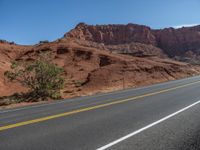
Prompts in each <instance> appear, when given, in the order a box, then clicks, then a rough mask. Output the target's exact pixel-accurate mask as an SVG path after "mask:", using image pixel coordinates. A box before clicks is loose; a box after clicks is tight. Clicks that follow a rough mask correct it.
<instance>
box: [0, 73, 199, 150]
mask: <svg viewBox="0 0 200 150" xmlns="http://www.w3.org/2000/svg"><path fill="white" fill-rule="evenodd" d="M199 114H200V76H196V77H191V78H186V79H182V80H176V81H170V82H166V83H161V84H155V85H152V86H147V87H142V88H137V89H128V90H123V91H116V92H112V93H108V94H98V95H95V96H87V97H80V98H74V99H69V100H64V101H57V102H53V103H47V104H41V105H33V106H28V107H22V108H17V109H7V110H0V150H95V149H98V150H104V149H116V150H118V149H120V150H126V149H127V150H130V149H131V150H132V149H134V150H146V149H148V150H150V149H152V150H157V149H160V150H163V149H166V150H168V149H173V150H174V149H180V150H184V149H200V148H198V147H199V143H200V134H199V133H200V132H199V131H200V117H199Z"/></svg>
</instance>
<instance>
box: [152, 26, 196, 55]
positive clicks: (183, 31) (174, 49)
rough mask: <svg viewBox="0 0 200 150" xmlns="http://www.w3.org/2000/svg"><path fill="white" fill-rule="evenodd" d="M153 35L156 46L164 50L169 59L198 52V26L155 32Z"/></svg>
mask: <svg viewBox="0 0 200 150" xmlns="http://www.w3.org/2000/svg"><path fill="white" fill-rule="evenodd" d="M154 34H155V36H156V40H157V46H158V47H159V48H161V49H163V50H165V52H166V53H167V54H168V55H169V56H170V57H174V56H180V55H185V53H186V52H188V51H192V52H194V53H199V51H200V26H196V27H187V28H180V29H174V28H167V29H163V30H155V31H154Z"/></svg>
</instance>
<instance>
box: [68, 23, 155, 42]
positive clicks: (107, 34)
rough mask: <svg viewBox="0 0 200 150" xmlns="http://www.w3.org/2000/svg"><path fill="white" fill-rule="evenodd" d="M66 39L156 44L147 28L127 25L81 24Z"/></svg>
mask: <svg viewBox="0 0 200 150" xmlns="http://www.w3.org/2000/svg"><path fill="white" fill-rule="evenodd" d="M65 37H72V38H77V39H80V40H88V41H93V42H97V43H104V44H106V45H114V44H126V43H131V42H139V43H144V44H152V45H155V44H156V39H155V36H154V35H153V33H152V32H151V29H150V28H149V27H146V26H141V25H136V24H127V25H97V26H92V25H87V24H84V23H80V24H78V25H77V26H76V28H75V29H74V30H72V31H71V32H69V33H67V34H66V35H65Z"/></svg>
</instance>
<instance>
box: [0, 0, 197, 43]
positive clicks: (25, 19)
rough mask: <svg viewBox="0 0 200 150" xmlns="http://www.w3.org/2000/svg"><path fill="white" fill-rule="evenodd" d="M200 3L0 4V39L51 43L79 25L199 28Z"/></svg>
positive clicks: (13, 0)
mask: <svg viewBox="0 0 200 150" xmlns="http://www.w3.org/2000/svg"><path fill="white" fill-rule="evenodd" d="M199 8H200V0H0V39H6V40H8V41H14V42H16V43H18V44H35V43H37V42H38V41H40V40H50V41H52V40H55V39H57V38H60V37H62V36H63V35H64V33H66V32H67V31H69V30H70V29H72V28H73V27H74V26H75V25H76V24H78V23H79V22H85V23H88V24H127V23H136V24H144V25H147V26H150V27H152V28H165V27H169V26H173V27H176V26H181V25H185V26H187V25H191V24H200V9H199Z"/></svg>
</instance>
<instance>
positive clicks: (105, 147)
mask: <svg viewBox="0 0 200 150" xmlns="http://www.w3.org/2000/svg"><path fill="white" fill-rule="evenodd" d="M199 103H200V100H199V101H197V102H195V103H193V104H191V105H189V106H187V107H184V108H183V109H181V110H178V111H176V112H174V113H172V114H170V115H168V116H166V117H164V118H162V119H160V120H158V121H155V122H153V123H151V124H149V125H147V126H145V127H143V128H141V129H139V130H136V131H134V132H132V133H130V134H128V135H126V136H124V137H121V138H119V139H117V140H115V141H113V142H111V143H109V144H107V145H105V146H102V147H100V148H98V149H96V150H105V149H107V148H109V147H111V146H113V145H115V144H118V143H120V142H122V141H124V140H126V139H128V138H130V137H132V136H134V135H136V134H138V133H140V132H142V131H144V130H147V129H148V128H151V127H153V126H155V125H157V124H159V123H161V122H163V121H165V120H167V119H169V118H171V117H173V116H175V115H177V114H179V113H181V112H183V111H185V110H187V109H189V108H191V107H193V106H195V105H197V104H199Z"/></svg>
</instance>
